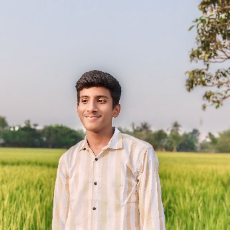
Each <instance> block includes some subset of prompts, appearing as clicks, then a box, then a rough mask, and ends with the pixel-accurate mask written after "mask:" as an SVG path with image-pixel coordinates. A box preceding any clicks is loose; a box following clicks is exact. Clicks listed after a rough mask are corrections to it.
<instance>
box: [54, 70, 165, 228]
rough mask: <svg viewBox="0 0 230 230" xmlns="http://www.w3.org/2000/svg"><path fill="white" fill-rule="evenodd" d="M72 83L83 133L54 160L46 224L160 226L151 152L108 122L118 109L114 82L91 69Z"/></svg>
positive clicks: (117, 86)
mask: <svg viewBox="0 0 230 230" xmlns="http://www.w3.org/2000/svg"><path fill="white" fill-rule="evenodd" d="M76 89H77V112H78V116H79V118H80V120H81V122H82V124H83V125H84V127H85V129H86V137H85V139H84V140H83V141H81V142H79V143H77V144H76V145H75V146H73V147H71V148H70V149H69V150H68V151H67V152H65V153H64V154H63V155H62V156H61V158H60V160H59V165H58V170H57V178H56V183H55V191H54V204H53V220H52V229H53V230H73V229H74V230H104V229H108V230H137V229H138V230H139V229H143V230H164V229H165V217H164V210H163V205H162V200H161V186H160V179H159V175H158V170H159V163H158V158H157V155H156V153H155V151H154V149H153V147H152V146H151V145H150V144H148V143H146V142H144V141H141V140H139V139H137V138H134V137H132V136H129V135H125V134H122V133H121V132H120V131H119V130H118V129H117V128H115V127H113V126H112V119H113V117H114V118H116V117H117V116H118V115H119V113H120V109H121V106H120V104H119V100H120V96H121V86H120V84H119V82H118V81H117V80H116V79H115V78H114V77H112V76H111V75H110V74H108V73H104V72H101V71H96V70H94V71H90V72H86V73H84V74H83V75H82V77H81V78H80V79H79V80H78V82H77V84H76Z"/></svg>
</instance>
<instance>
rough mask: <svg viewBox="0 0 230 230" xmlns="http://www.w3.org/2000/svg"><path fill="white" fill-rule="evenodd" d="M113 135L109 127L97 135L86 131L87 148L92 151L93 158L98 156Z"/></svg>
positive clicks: (112, 130)
mask: <svg viewBox="0 0 230 230" xmlns="http://www.w3.org/2000/svg"><path fill="white" fill-rule="evenodd" d="M113 133H114V128H113V127H110V128H109V129H107V130H103V131H102V132H98V133H95V132H92V131H87V130H86V135H87V141H88V144H89V147H90V148H91V149H92V151H93V152H94V154H95V156H98V154H99V153H100V152H101V150H102V148H103V147H105V146H106V145H107V144H108V142H109V141H110V139H111V138H112V136H113Z"/></svg>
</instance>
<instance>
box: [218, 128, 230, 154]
mask: <svg viewBox="0 0 230 230" xmlns="http://www.w3.org/2000/svg"><path fill="white" fill-rule="evenodd" d="M216 149H217V151H218V152H222V153H230V129H229V130H226V131H223V132H221V133H219V137H218V138H217V142H216Z"/></svg>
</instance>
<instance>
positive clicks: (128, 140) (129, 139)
mask: <svg viewBox="0 0 230 230" xmlns="http://www.w3.org/2000/svg"><path fill="white" fill-rule="evenodd" d="M122 139H123V143H124V144H128V145H135V146H137V147H138V148H141V149H146V150H148V149H149V148H153V146H152V145H151V144H149V143H148V142H146V141H143V140H140V139H138V138H136V137H134V136H131V135H128V134H124V133H122Z"/></svg>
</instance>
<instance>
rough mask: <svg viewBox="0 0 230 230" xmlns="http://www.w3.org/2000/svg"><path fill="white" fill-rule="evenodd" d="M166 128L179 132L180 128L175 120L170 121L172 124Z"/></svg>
mask: <svg viewBox="0 0 230 230" xmlns="http://www.w3.org/2000/svg"><path fill="white" fill-rule="evenodd" d="M168 130H171V131H172V130H173V131H177V132H180V130H181V125H180V124H179V123H178V122H177V121H175V122H173V123H172V125H171V126H170V127H169V128H168Z"/></svg>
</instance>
